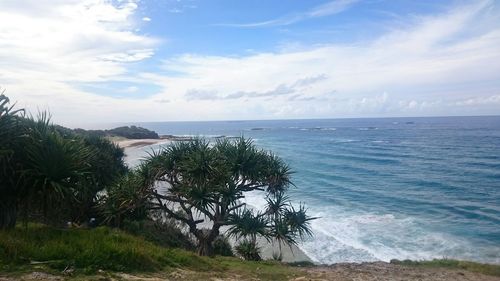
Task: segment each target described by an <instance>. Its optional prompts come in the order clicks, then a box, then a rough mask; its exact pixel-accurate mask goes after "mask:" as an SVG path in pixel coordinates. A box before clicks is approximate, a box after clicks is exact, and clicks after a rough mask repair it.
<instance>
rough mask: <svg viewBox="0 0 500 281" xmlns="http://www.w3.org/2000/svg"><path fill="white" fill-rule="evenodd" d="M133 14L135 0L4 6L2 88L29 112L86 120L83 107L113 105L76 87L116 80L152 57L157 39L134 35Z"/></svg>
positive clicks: (19, 0)
mask: <svg viewBox="0 0 500 281" xmlns="http://www.w3.org/2000/svg"><path fill="white" fill-rule="evenodd" d="M113 3H114V4H113ZM136 9H137V3H136V1H118V2H110V1H104V0H102V1H101V0H67V1H66V0H64V1H62V0H60V1H59V0H54V1H27V0H15V1H14V0H6V1H2V2H1V3H0V18H1V19H2V24H1V25H0V69H1V70H0V85H2V86H3V87H4V88H6V89H7V92H6V93H7V94H8V95H9V96H11V97H12V99H13V100H19V101H20V104H22V105H25V106H28V107H31V108H36V106H41V107H42V108H50V109H52V108H54V111H62V112H70V113H73V114H78V113H81V114H82V115H85V114H88V113H86V112H85V109H84V107H85V106H89V108H93V107H95V105H96V104H100V105H104V104H106V103H113V102H112V99H109V98H106V97H100V96H97V95H95V94H93V93H89V92H86V91H83V90H81V89H80V88H79V87H78V85H79V84H80V83H94V82H111V81H113V80H115V79H120V76H123V75H126V74H127V73H128V72H129V68H128V67H129V63H131V62H138V61H142V60H145V59H147V58H150V57H151V56H153V54H154V49H155V48H156V46H157V45H158V40H157V39H155V38H151V37H148V36H143V35H140V34H138V33H136V32H135V31H134V30H135V21H134V13H135V11H136ZM73 106H75V107H82V108H81V109H79V110H71V109H70V108H72V107H73ZM62 108H63V109H62ZM66 108H67V109H66ZM61 109H62V110H61Z"/></svg>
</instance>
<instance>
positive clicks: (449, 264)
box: [391, 259, 500, 277]
mask: <svg viewBox="0 0 500 281" xmlns="http://www.w3.org/2000/svg"><path fill="white" fill-rule="evenodd" d="M391 263H393V264H399V265H406V266H422V267H441V268H451V269H463V270H467V271H471V272H477V273H482V274H486V275H492V276H499V277H500V265H498V264H484V263H477V262H471V261H460V260H453V259H434V260H430V261H412V260H403V261H400V260H391Z"/></svg>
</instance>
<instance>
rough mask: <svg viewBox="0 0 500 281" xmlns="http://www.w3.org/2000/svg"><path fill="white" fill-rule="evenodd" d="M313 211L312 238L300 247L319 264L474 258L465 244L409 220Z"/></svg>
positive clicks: (337, 211)
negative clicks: (316, 217) (314, 217)
mask: <svg viewBox="0 0 500 281" xmlns="http://www.w3.org/2000/svg"><path fill="white" fill-rule="evenodd" d="M314 209H316V208H314V207H312V208H310V209H309V210H310V211H311V212H310V215H312V216H319V217H320V218H319V219H317V220H314V221H312V223H311V226H312V229H313V232H314V237H313V238H310V239H308V240H307V241H305V242H303V243H302V244H301V245H300V248H301V249H302V250H303V251H304V252H305V253H306V254H307V255H308V256H310V257H311V259H313V260H314V261H316V262H319V263H326V264H331V263H338V262H366V261H376V260H381V261H390V260H391V259H413V260H421V259H433V258H443V257H455V258H467V257H468V258H475V259H477V258H478V257H477V256H476V257H475V256H473V255H474V253H473V251H472V247H471V246H470V245H469V244H468V243H467V241H464V240H463V239H460V238H458V237H453V236H450V235H445V234H442V233H437V232H433V231H432V230H431V229H429V228H427V227H425V226H424V225H422V224H421V223H420V222H418V221H417V220H416V219H414V218H411V217H396V216H394V215H392V214H373V213H353V212H348V211H345V210H342V209H339V208H335V207H325V208H322V210H321V211H320V212H314ZM471 251H472V252H471Z"/></svg>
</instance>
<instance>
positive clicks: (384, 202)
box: [127, 116, 500, 264]
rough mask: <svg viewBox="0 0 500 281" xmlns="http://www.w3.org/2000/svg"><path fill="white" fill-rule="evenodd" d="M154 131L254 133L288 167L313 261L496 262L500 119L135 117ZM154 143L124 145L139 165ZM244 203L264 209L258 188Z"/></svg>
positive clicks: (129, 158) (499, 210)
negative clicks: (307, 219)
mask: <svg viewBox="0 0 500 281" xmlns="http://www.w3.org/2000/svg"><path fill="white" fill-rule="evenodd" d="M134 125H139V126H143V127H146V128H148V129H151V130H154V131H156V132H158V133H159V134H169V135H181V136H205V137H209V138H211V137H220V136H226V137H235V136H245V137H248V138H252V139H253V141H254V142H255V144H256V145H257V146H259V147H261V148H263V149H266V150H272V151H273V152H275V153H276V154H278V155H279V156H280V157H282V158H283V159H284V160H285V161H286V162H287V163H289V165H290V166H291V168H292V170H293V171H294V174H293V182H294V183H295V185H296V186H295V187H292V188H291V189H290V190H289V195H290V196H291V198H292V201H293V202H294V203H295V204H300V203H303V204H305V205H306V207H307V209H308V213H309V215H310V216H313V217H317V219H316V220H314V221H312V222H311V227H312V230H313V232H314V236H313V237H310V238H307V239H306V240H305V241H302V242H301V243H300V244H299V247H300V248H301V249H302V250H303V251H304V252H305V253H306V254H307V255H308V256H309V257H310V258H311V259H312V260H313V261H315V262H317V263H323V264H333V263H340V262H364V261H390V260H391V259H412V260H424V259H425V260H428V259H433V258H453V259H464V260H473V261H479V262H486V263H496V264H499V263H500V116H489V117H426V118H369V119H325V120H278V121H276V120H273V121H217V122H157V123H136V124H134ZM158 148H159V145H153V146H148V147H141V148H133V149H129V150H128V156H127V162H128V163H130V164H131V165H135V164H137V163H138V162H139V161H141V159H142V158H143V157H144V156H145V155H146V153H147V152H148V151H151V150H154V149H158ZM246 200H247V203H248V204H250V205H252V206H254V207H256V208H263V206H264V199H263V196H262V194H259V193H252V194H249V196H248V198H247V199H246Z"/></svg>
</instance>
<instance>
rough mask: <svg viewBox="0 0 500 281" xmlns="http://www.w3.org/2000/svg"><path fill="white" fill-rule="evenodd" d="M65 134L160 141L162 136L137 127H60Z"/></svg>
mask: <svg viewBox="0 0 500 281" xmlns="http://www.w3.org/2000/svg"><path fill="white" fill-rule="evenodd" d="M58 127H59V130H61V131H63V132H67V131H71V132H73V133H76V134H79V135H87V136H89V135H90V136H99V137H124V138H127V139H159V138H160V136H159V135H158V134H157V133H156V132H155V131H151V130H148V129H146V128H142V127H137V126H122V127H117V128H114V129H110V130H84V129H80V128H78V129H74V130H72V129H68V128H65V127H62V126H58Z"/></svg>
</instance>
